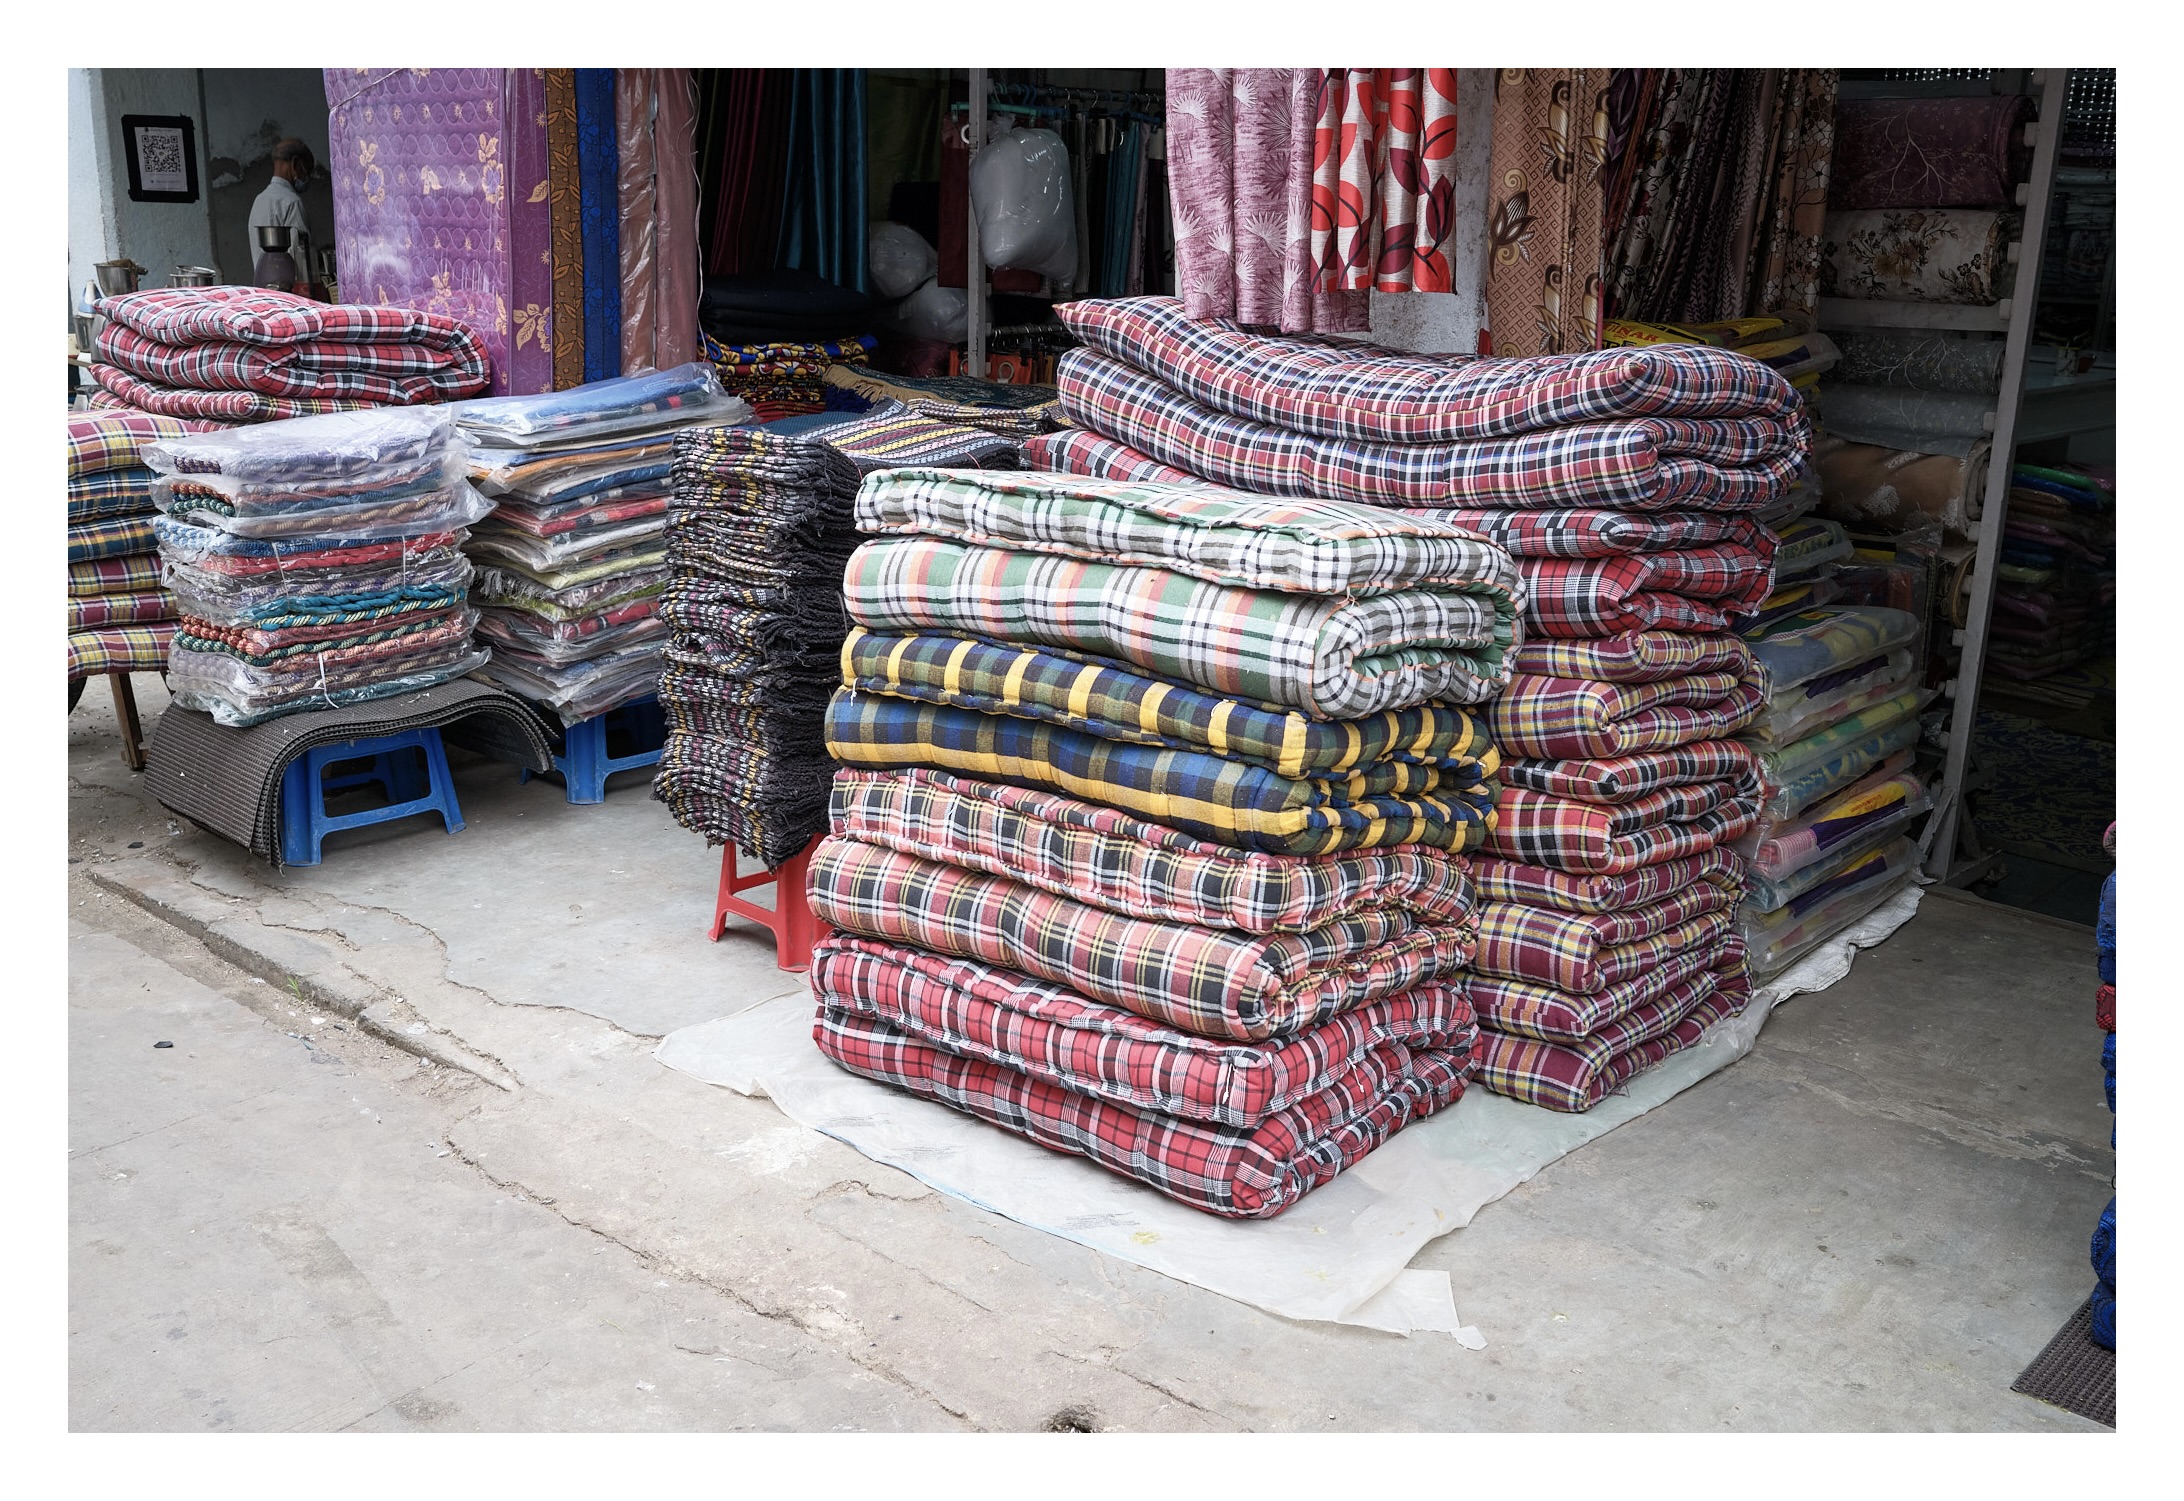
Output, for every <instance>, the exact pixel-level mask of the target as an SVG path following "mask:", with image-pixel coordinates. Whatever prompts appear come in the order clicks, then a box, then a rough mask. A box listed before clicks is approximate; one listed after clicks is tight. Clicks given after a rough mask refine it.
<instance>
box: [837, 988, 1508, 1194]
mask: <svg viewBox="0 0 2184 1501" xmlns="http://www.w3.org/2000/svg"><path fill="white" fill-rule="evenodd" d="M813 974H814V975H815V976H816V975H817V974H818V956H817V954H816V952H815V953H814V955H813ZM813 1037H814V1040H815V1041H817V1043H818V1044H819V1051H820V1052H822V1053H824V1054H826V1055H827V1056H828V1057H829V1058H831V1059H833V1060H834V1061H835V1062H836V1063H839V1064H840V1065H841V1066H842V1067H844V1068H846V1069H848V1070H849V1071H850V1072H851V1073H854V1074H861V1075H863V1076H864V1077H866V1078H868V1079H877V1080H879V1081H880V1082H881V1083H884V1084H894V1085H899V1086H900V1087H902V1088H904V1089H907V1090H909V1091H910V1092H911V1093H912V1094H916V1095H920V1096H923V1097H924V1098H926V1099H929V1100H938V1101H939V1102H941V1103H942V1104H944V1105H950V1106H953V1107H954V1108H955V1109H957V1110H961V1111H963V1112H964V1113H966V1114H968V1115H975V1116H977V1117H978V1118H979V1119H980V1120H983V1121H987V1122H990V1123H991V1124H993V1125H996V1126H1000V1127H1002V1128H1003V1129H1004V1130H1008V1131H1013V1132H1015V1133H1016V1134H1017V1135H1019V1136H1025V1137H1029V1138H1030V1139H1031V1140H1033V1141H1035V1142H1037V1143H1039V1145H1041V1146H1043V1147H1050V1148H1052V1149H1053V1150H1055V1151H1057V1152H1068V1153H1071V1154H1073V1155H1075V1156H1079V1157H1088V1158H1090V1159H1091V1160H1092V1161H1094V1162H1096V1163H1098V1164H1099V1165H1100V1166H1101V1167H1104V1168H1106V1169H1107V1170H1108V1171H1109V1172H1112V1173H1116V1174H1119V1175H1120V1176H1122V1177H1125V1178H1129V1179H1132V1180H1134V1181H1135V1182H1138V1183H1142V1184H1144V1185H1145V1186H1146V1187H1148V1188H1151V1189H1153V1190H1155V1191H1156V1192H1159V1193H1163V1194H1166V1195H1167V1196H1168V1197H1169V1198H1171V1199H1175V1200H1177V1201H1178V1202H1180V1203H1184V1204H1188V1205H1190V1206H1191V1207H1192V1208H1193V1209H1202V1210H1205V1211H1206V1212H1207V1213H1209V1214H1218V1215H1222V1216H1224V1217H1227V1218H1233V1219H1266V1218H1269V1217H1271V1216H1273V1215H1277V1214H1280V1213H1281V1212H1282V1211H1283V1210H1285V1209H1287V1208H1288V1207H1289V1206H1290V1205H1292V1204H1294V1203H1296V1201H1297V1200H1298V1199H1300V1198H1302V1197H1303V1196H1304V1195H1305V1194H1307V1193H1309V1192H1311V1191H1312V1190H1313V1189H1315V1188H1317V1187H1319V1185H1321V1184H1322V1183H1325V1182H1327V1181H1328V1180H1329V1179H1331V1178H1333V1177H1334V1176H1335V1175H1336V1174H1337V1173H1339V1172H1341V1171H1342V1170H1343V1169H1344V1168H1346V1167H1348V1166H1349V1165H1350V1164H1351V1163H1353V1162H1356V1161H1357V1160H1358V1159H1359V1158H1361V1157H1363V1156H1365V1154H1366V1153H1368V1152H1370V1151H1372V1150H1373V1149H1374V1148H1376V1147H1378V1146H1379V1145H1380V1144H1381V1143H1382V1142H1385V1141H1386V1140H1387V1139H1388V1138H1389V1137H1391V1136H1393V1135H1394V1134H1395V1133H1396V1132H1397V1131H1399V1130H1401V1129H1402V1128H1403V1127H1404V1126H1406V1125H1408V1124H1410V1123H1411V1122H1412V1121H1414V1120H1422V1119H1424V1118H1425V1117H1426V1116H1428V1115H1431V1114H1433V1112H1435V1111H1436V1110H1440V1109H1443V1108H1445V1107H1447V1106H1448V1105H1451V1104H1453V1103H1455V1101H1456V1100H1458V1099H1459V1098H1461V1097H1462V1095H1463V1092H1464V1081H1465V1079H1466V1078H1467V1077H1468V1075H1469V1074H1470V1072H1471V1068H1472V1052H1471V1049H1470V1048H1468V1047H1466V1048H1427V1049H1421V1050H1419V1051H1416V1052H1413V1051H1412V1050H1411V1049H1409V1048H1406V1047H1404V1046H1403V1045H1402V1044H1400V1043H1395V1042H1379V1043H1375V1044H1373V1045H1372V1046H1371V1047H1369V1048H1367V1049H1366V1051H1365V1053H1364V1055H1363V1056H1362V1057H1360V1058H1358V1059H1357V1060H1356V1062H1355V1063H1354V1064H1353V1065H1352V1066H1351V1067H1350V1068H1349V1069H1348V1070H1347V1071H1346V1072H1344V1073H1343V1074H1341V1075H1340V1076H1339V1077H1338V1078H1336V1079H1335V1080H1334V1081H1333V1082H1332V1083H1330V1084H1329V1085H1328V1086H1327V1087H1326V1088H1324V1089H1322V1090H1320V1091H1319V1092H1318V1093H1316V1094H1313V1095H1309V1096H1307V1097H1306V1098H1304V1099H1302V1100H1299V1101H1298V1102H1297V1103H1296V1104H1294V1105H1291V1106H1290V1107H1289V1108H1288V1109H1286V1110H1281V1111H1277V1112H1276V1113H1275V1114H1273V1115H1271V1116H1268V1117H1267V1118H1266V1119H1265V1120H1264V1121H1262V1122H1261V1123H1260V1124H1259V1125H1258V1126H1256V1127H1254V1128H1252V1129H1250V1130H1237V1129H1235V1128H1232V1127H1226V1126H1214V1125H1208V1124H1206V1123H1204V1122H1201V1121H1190V1120H1183V1119H1180V1118H1178V1117H1176V1116H1170V1115H1160V1114H1156V1113H1154V1112H1151V1111H1139V1110H1133V1109H1131V1108H1130V1107H1128V1106H1126V1105H1117V1104H1114V1103H1112V1102H1110V1101H1107V1100H1102V1099H1099V1098H1098V1097H1096V1096H1093V1095H1088V1094H1079V1093H1078V1092H1076V1091H1075V1090H1071V1089H1065V1088H1063V1087H1062V1086H1061V1085H1059V1084H1056V1083H1053V1082H1052V1081H1051V1080H1047V1079H1041V1078H1038V1077H1036V1076H1034V1075H1031V1074H1027V1073H1023V1072H1020V1071H1019V1070H1016V1069H1012V1068H1006V1067H1004V1066H1002V1065H1001V1064H998V1063H993V1062H989V1061H987V1060H985V1059H982V1058H964V1057H960V1056H958V1055H956V1054H954V1053H949V1052H945V1051H943V1050H942V1049H940V1048H936V1047H934V1046H932V1045H931V1044H930V1043H927V1042H924V1041H922V1040H920V1039H918V1038H915V1037H912V1036H910V1035H909V1034H908V1033H905V1032H902V1031H899V1030H898V1029H896V1028H894V1027H891V1026H889V1025H888V1024H887V1023H886V1022H883V1021H879V1020H877V1019H874V1018H870V1017H863V1016H857V1015H855V1014H852V1013H847V1012H844V1011H841V1010H838V1009H836V1008H834V1007H832V1006H827V1005H822V1006H821V1007H820V1010H819V1016H818V1021H817V1024H816V1026H815V1027H814V1029H813Z"/></svg>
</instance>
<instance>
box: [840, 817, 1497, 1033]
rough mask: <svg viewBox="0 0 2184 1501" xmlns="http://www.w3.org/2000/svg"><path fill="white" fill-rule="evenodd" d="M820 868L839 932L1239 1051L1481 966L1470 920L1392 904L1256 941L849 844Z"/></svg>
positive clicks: (842, 844)
mask: <svg viewBox="0 0 2184 1501" xmlns="http://www.w3.org/2000/svg"><path fill="white" fill-rule="evenodd" d="M810 869H811V878H810V879H811V884H810V902H811V910H812V913H813V915H814V916H816V917H818V918H819V919H820V920H821V921H822V922H825V923H828V924H830V925H831V926H833V927H834V928H835V929H837V930H838V931H840V932H843V933H850V934H857V935H861V936H863V937H867V938H878V939H884V940H887V941H889V942H893V943H902V944H909V945H912V946H915V947H917V948H921V949H925V950H928V951H930V952H934V953H942V954H950V955H953V956H955V957H957V958H963V959H976V960H979V961H981V962H982V963H986V964H995V965H1000V966H1002V967H1004V968H1007V969H1012V970H1017V971H1020V972H1022V973H1025V974H1029V975H1033V976H1036V977H1037V978H1039V979H1042V980H1046V981H1049V982H1050V983H1052V984H1056V985H1066V986H1068V987H1069V988H1070V989H1072V990H1075V991H1078V992H1079V993H1081V994H1083V995H1086V996H1089V997H1091V998H1092V999H1094V1000H1098V1001H1104V1002H1106V1003H1107V1004H1108V1005H1111V1006H1119V1007H1121V1008H1123V1009H1124V1010H1127V1011H1134V1012H1136V1013H1137V1014H1138V1015H1140V1016H1144V1017H1148V1018H1150V1019H1151V1020H1153V1021H1156V1022H1161V1023H1164V1024H1166V1025H1168V1026H1171V1027H1176V1028H1179V1029H1181V1030H1183V1031H1186V1032H1195V1033H1197V1034H1198V1035H1199V1036H1201V1037H1215V1038H1223V1039H1227V1040H1230V1041H1234V1042H1263V1041H1265V1040H1266V1039H1268V1038H1273V1037H1289V1036H1294V1035H1296V1034H1297V1033H1299V1032H1301V1031H1304V1030H1305V1029H1307V1028H1309V1027H1315V1026H1319V1025H1321V1024H1323V1023H1325V1022H1326V1021H1327V1020H1328V1019H1329V1018H1331V1017H1334V1016H1337V1015H1340V1014H1341V1013H1343V1012H1345V1011H1350V1010H1353V1009H1355V1008H1356V1007H1359V1006H1362V1005H1365V1004H1367V1003H1368V1002H1372V1001H1377V1000H1380V999H1383V998H1385V997H1387V996H1392V995H1401V994H1402V993H1404V992H1405V991H1408V990H1411V989H1413V988H1415V987H1417V986H1420V985H1425V984H1429V983H1432V982H1433V981H1436V980H1439V979H1442V978H1443V977H1445V976H1449V975H1453V974H1454V973H1456V972H1457V971H1458V970H1461V969H1462V968H1463V966H1464V965H1465V964H1466V963H1468V962H1469V961H1470V958H1471V948H1472V927H1471V925H1470V924H1469V923H1468V922H1434V921H1427V920H1425V919H1423V918H1421V917H1420V916H1418V915H1417V914H1414V913H1412V912H1409V911H1407V910H1405V909H1404V908H1402V907H1400V906H1397V905H1394V904H1390V905H1387V906H1382V907H1374V908H1368V909H1364V910H1361V911H1358V912H1355V913H1353V914H1351V915H1349V916H1346V917H1342V918H1338V919H1336V920H1334V921H1332V922H1329V923H1326V924H1324V925H1322V926H1321V927H1318V928H1315V929H1313V930H1312V931H1310V932H1307V933H1276V934H1267V935H1260V934H1250V933H1238V932H1233V931H1230V930H1226V929H1219V928H1202V927H1196V926H1192V925H1189V924H1184V923H1170V922H1159V921H1152V920H1148V919H1144V918H1135V917H1125V916H1123V915H1121V914H1119V913H1114V912H1106V911H1102V910H1101V909H1099V908H1097V907H1092V906H1089V905H1087V904H1085V903H1083V902H1080V901H1076V900H1074V899H1072V898H1070V897H1067V896H1058V895H1055V894H1053V893H1050V892H1044V891H1039V890H1037V889H1036V888H1034V887H1030V886H1026V885H1023V884H1021V883H1019V882H1016V881H1011V880H1007V879H1004V878H1002V877H999V876H990V875H986V874H984V873H983V872H979V871H970V870H963V869H961V868H959V867H957V866H953V865H943V864H941V863H940V862H938V861H935V860H927V859H921V858H919V857H918V856H915V855H909V854H904V853H902V852H900V851H897V850H892V849H887V848H883V847H882V846H879V845H875V844H866V843H864V842H862V841H861V840H857V839H852V838H848V837H846V836H843V835H839V834H837V835H832V836H830V837H828V838H827V839H825V840H823V841H821V843H820V845H819V848H818V849H817V850H816V851H814V852H813V854H812V857H811V867H810Z"/></svg>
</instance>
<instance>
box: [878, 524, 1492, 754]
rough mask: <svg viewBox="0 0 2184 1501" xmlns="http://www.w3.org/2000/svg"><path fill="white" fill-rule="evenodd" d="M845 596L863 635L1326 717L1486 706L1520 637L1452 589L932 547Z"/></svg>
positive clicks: (913, 544)
mask: <svg viewBox="0 0 2184 1501" xmlns="http://www.w3.org/2000/svg"><path fill="white" fill-rule="evenodd" d="M842 593H843V596H844V599H845V600H846V602H847V603H848V606H849V614H850V618H851V620H852V621H854V622H855V623H856V624H858V625H861V626H864V627H866V628H867V629H869V630H876V631H890V632H900V631H945V632H949V633H952V634H956V635H964V636H983V637H985V638H987V639H988V640H993V641H1009V642H1016V643H1019V644H1022V645H1027V646H1029V645H1037V646H1047V647H1056V648H1059V649H1061V650H1063V651H1069V652H1082V653H1085V654H1086V655H1089V656H1095V657H1105V658H1108V659H1109V660H1111V661H1118V662H1127V663H1129V664H1130V665H1132V666H1134V667H1140V668H1143V669H1144V670H1145V671H1147V672H1149V673H1151V674H1153V675H1154V676H1155V677H1163V678H1170V679H1174V680H1175V681H1178V682H1185V683H1191V684H1195V685H1196V686H1198V687H1200V688H1207V689H1211V690H1212V691H1213V692H1215V693H1218V694H1221V695H1223V696H1224V697H1228V698H1240V699H1246V700H1249V701H1251V702H1253V703H1270V704H1281V705H1285V706H1287V707H1289V708H1294V709H1302V710H1304V711H1305V712H1306V713H1307V714H1311V715H1313V716H1315V717H1316V718H1320V719H1364V718H1367V717H1369V716H1371V715H1374V714H1379V713H1383V712H1385V711H1387V710H1389V709H1400V708H1404V707H1407V706H1408V705H1411V704H1419V703H1424V702H1426V701H1427V700H1429V699H1446V700H1451V701H1454V702H1457V703H1478V702H1480V701H1482V700H1484V699H1487V698H1490V697H1492V696H1493V695H1494V694H1495V693H1497V692H1499V691H1500V689H1501V687H1502V685H1503V684H1504V683H1506V682H1507V680H1508V670H1507V666H1506V664H1505V662H1504V661H1503V658H1504V655H1505V654H1506V653H1507V652H1508V650H1509V649H1510V647H1511V646H1512V645H1513V644H1514V643H1515V632H1516V616H1515V614H1514V612H1513V611H1511V610H1508V609H1505V608H1503V607H1502V606H1503V604H1505V603H1506V601H1497V600H1496V599H1494V598H1490V597H1487V596H1483V595H1479V594H1472V593H1465V592H1462V591H1460V590H1454V589H1440V588H1407V589H1399V590H1392V591H1389V592H1386V593H1380V594H1369V595H1363V596H1339V595H1323V594H1291V593H1283V592H1281V591H1279V590H1273V589H1248V588H1242V587H1238V586H1235V585H1229V584H1218V583H1211V582H1208V581H1207V580H1205V579H1200V578H1194V577H1191V576H1190V575H1188V574H1182V573H1177V572H1175V571H1173V570H1172V569H1167V568H1152V567H1134V566H1125V565H1120V564H1111V563H1090V562H1084V561H1080V560H1078V559H1074V558H1065V557H1057V556H1055V555H1053V554H1049V553H1037V552H1018V551H1012V550H1010V549H1006V548H999V547H978V546H969V545H966V544H964V543H961V542H951V541H945V540H942V539H940V538H936V537H881V538H875V539H874V540H872V541H870V542H867V543H866V544H865V545H864V546H862V547H860V548H858V549H857V551H856V553H855V555H854V556H852V557H851V558H850V560H849V568H848V571H847V572H846V573H845V574H844V575H843V580H842Z"/></svg>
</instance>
